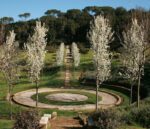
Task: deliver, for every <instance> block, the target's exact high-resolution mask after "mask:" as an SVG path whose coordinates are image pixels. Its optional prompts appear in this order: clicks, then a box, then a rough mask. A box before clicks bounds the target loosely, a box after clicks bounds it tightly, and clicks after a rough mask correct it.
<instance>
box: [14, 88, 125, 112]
mask: <svg viewBox="0 0 150 129" xmlns="http://www.w3.org/2000/svg"><path fill="white" fill-rule="evenodd" d="M65 90H67V91H69V90H70V91H83V92H89V93H93V94H95V91H93V90H84V89H59V88H41V89H39V93H42V92H54V91H65ZM35 93H36V91H35V89H33V90H27V91H22V92H19V93H16V94H15V95H14V96H13V99H14V101H15V102H17V103H19V104H22V105H26V106H29V107H35V104H36V102H35V101H34V100H33V99H31V96H32V95H34V94H35ZM99 96H101V97H102V100H101V101H99V102H98V104H99V108H109V107H113V106H116V105H119V104H120V103H121V102H122V98H121V97H120V96H118V95H116V94H112V93H107V92H102V91H101V92H99ZM38 106H39V107H40V108H50V109H59V110H76V111H77V110H94V109H95V104H86V105H62V106H61V105H51V104H44V103H40V102H39V103H38Z"/></svg>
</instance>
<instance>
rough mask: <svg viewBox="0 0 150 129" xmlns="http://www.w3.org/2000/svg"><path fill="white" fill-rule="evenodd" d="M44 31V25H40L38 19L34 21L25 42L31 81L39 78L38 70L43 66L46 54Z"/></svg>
mask: <svg viewBox="0 0 150 129" xmlns="http://www.w3.org/2000/svg"><path fill="white" fill-rule="evenodd" d="M46 32H47V29H46V28H45V25H43V26H42V25H41V22H40V21H37V22H36V27H35V29H34V34H33V36H31V37H29V41H28V43H27V44H26V49H27V54H28V60H29V65H30V78H31V80H32V81H36V80H39V76H40V71H41V69H42V68H43V66H44V58H45V54H46V50H45V48H46V44H47V42H46V39H45V36H46Z"/></svg>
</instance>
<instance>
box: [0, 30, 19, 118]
mask: <svg viewBox="0 0 150 129" xmlns="http://www.w3.org/2000/svg"><path fill="white" fill-rule="evenodd" d="M15 35H16V34H15V33H14V31H13V30H12V31H10V35H9V36H7V38H6V42H5V43H3V44H2V45H1V46H0V49H1V50H0V71H1V72H2V74H3V76H4V79H5V81H6V83H7V86H8V97H9V103H10V118H11V119H12V106H11V105H12V91H13V87H14V85H15V84H16V82H17V80H18V77H19V73H18V65H17V62H16V61H17V55H18V51H17V47H18V43H17V42H15Z"/></svg>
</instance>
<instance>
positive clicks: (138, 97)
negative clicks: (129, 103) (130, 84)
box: [137, 70, 141, 108]
mask: <svg viewBox="0 0 150 129" xmlns="http://www.w3.org/2000/svg"><path fill="white" fill-rule="evenodd" d="M139 71H140V70H139ZM140 85H141V74H140V72H139V76H138V91H137V92H138V93H137V107H138V108H139V106H140Z"/></svg>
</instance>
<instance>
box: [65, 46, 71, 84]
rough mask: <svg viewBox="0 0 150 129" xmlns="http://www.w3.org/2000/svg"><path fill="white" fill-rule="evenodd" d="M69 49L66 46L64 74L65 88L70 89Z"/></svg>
mask: <svg viewBox="0 0 150 129" xmlns="http://www.w3.org/2000/svg"><path fill="white" fill-rule="evenodd" d="M70 59H71V57H70V48H69V46H66V56H65V63H66V74H65V87H70V64H69V62H70Z"/></svg>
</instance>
